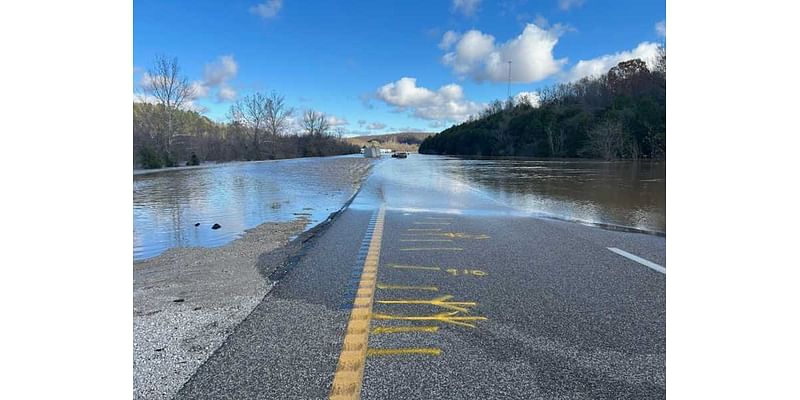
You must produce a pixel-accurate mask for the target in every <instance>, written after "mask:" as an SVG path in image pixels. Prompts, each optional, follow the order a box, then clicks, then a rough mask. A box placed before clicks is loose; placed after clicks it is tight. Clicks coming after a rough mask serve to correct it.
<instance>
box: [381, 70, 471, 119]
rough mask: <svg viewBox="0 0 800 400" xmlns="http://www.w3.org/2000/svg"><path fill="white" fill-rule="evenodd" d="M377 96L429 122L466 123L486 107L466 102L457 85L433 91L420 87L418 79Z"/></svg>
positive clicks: (385, 87) (386, 87) (390, 86)
mask: <svg viewBox="0 0 800 400" xmlns="http://www.w3.org/2000/svg"><path fill="white" fill-rule="evenodd" d="M376 96H377V98H378V99H380V100H382V101H384V102H385V103H386V104H388V105H390V106H392V107H394V109H395V110H396V111H399V112H402V111H406V110H409V111H412V114H413V115H414V116H415V117H417V118H422V119H429V120H448V121H463V120H465V119H467V117H469V116H470V115H471V114H475V113H477V112H479V111H481V110H482V109H483V108H485V107H486V105H485V104H480V103H476V102H473V101H469V100H466V99H464V90H463V89H462V88H461V86H459V85H456V84H454V83H452V84H449V85H444V86H442V87H440V88H439V89H438V90H436V91H433V90H430V89H427V88H424V87H420V86H417V80H416V79H415V78H409V77H404V78H401V79H399V80H398V81H396V82H391V83H387V84H385V85H383V86H381V87H380V88H379V89H378V91H377V93H376Z"/></svg>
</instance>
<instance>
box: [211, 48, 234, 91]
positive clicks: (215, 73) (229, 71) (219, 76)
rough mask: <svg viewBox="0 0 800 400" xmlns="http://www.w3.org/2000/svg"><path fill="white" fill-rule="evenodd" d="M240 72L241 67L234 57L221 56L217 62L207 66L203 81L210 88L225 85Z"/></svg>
mask: <svg viewBox="0 0 800 400" xmlns="http://www.w3.org/2000/svg"><path fill="white" fill-rule="evenodd" d="M237 72H239V65H238V64H237V63H236V60H234V59H233V56H231V55H228V56H220V57H218V58H217V60H216V61H214V62H211V63H208V64H206V67H205V70H204V72H203V79H204V80H205V84H206V85H208V86H218V85H220V84H222V83H225V82H227V81H229V80H231V79H233V77H235V76H236V73H237Z"/></svg>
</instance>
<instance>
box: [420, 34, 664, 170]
mask: <svg viewBox="0 0 800 400" xmlns="http://www.w3.org/2000/svg"><path fill="white" fill-rule="evenodd" d="M666 83H667V80H666V51H665V50H664V49H663V48H662V49H660V51H659V57H658V59H657V60H656V62H655V67H654V68H653V70H652V71H651V70H650V69H648V68H647V65H646V63H645V62H644V61H642V60H638V59H634V60H629V61H624V62H621V63H619V64H618V65H617V66H615V67H613V68H612V69H611V70H610V71H609V72H608V73H607V74H605V75H603V76H600V77H597V78H584V79H582V80H580V81H577V82H574V83H564V84H559V85H556V86H552V87H549V88H546V89H544V90H542V91H540V92H539V96H540V101H539V104H538V106H537V105H535V104H530V102H528V101H520V102H514V101H511V100H509V101H507V102H505V103H503V102H500V101H495V102H494V103H493V104H492V105H491V106H490V107H489V108H488V109H487V110H485V111H484V112H483V113H482V114H481V115H479V116H477V117H475V118H471V119H470V120H468V121H466V122H464V123H462V124H460V125H456V126H453V127H451V128H449V129H446V130H444V131H442V132H441V133H439V134H437V135H435V136H432V137H430V138H428V139H426V140H425V141H423V142H422V144H421V145H420V149H419V151H420V153H428V154H450V155H476V156H526V157H586V158H602V159H607V160H613V159H640V158H650V159H658V158H664V157H665V156H666V87H667V85H666Z"/></svg>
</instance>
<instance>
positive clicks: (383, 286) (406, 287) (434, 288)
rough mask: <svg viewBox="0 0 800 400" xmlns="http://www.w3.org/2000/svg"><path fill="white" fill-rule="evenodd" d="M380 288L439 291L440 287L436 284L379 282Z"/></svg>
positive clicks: (378, 286)
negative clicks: (388, 283)
mask: <svg viewBox="0 0 800 400" xmlns="http://www.w3.org/2000/svg"><path fill="white" fill-rule="evenodd" d="M376 287H377V288H378V289H385V290H426V291H429V292H438V291H439V288H437V287H436V286H405V285H387V284H383V283H379V284H377V285H376Z"/></svg>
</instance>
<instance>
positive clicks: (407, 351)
mask: <svg viewBox="0 0 800 400" xmlns="http://www.w3.org/2000/svg"><path fill="white" fill-rule="evenodd" d="M441 354H442V350H441V349H437V348H435V347H406V348H401V349H367V356H369V357H374V356H409V355H423V356H438V355H441Z"/></svg>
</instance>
